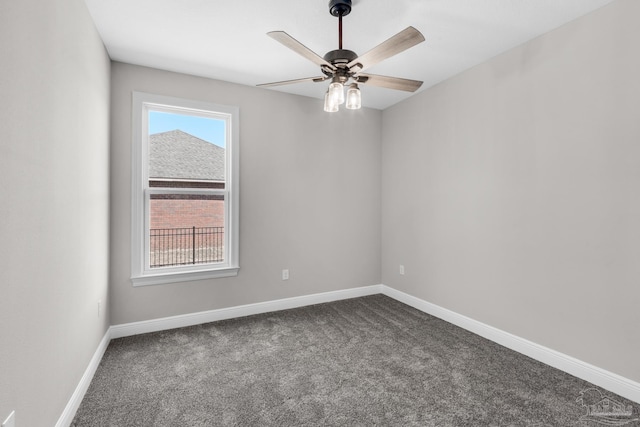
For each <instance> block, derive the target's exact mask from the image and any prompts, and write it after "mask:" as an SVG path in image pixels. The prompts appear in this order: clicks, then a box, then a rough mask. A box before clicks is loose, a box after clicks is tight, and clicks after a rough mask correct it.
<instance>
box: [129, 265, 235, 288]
mask: <svg viewBox="0 0 640 427" xmlns="http://www.w3.org/2000/svg"><path fill="white" fill-rule="evenodd" d="M238 270H240V268H239V267H226V268H216V269H215V270H201V271H189V272H170V273H160V274H146V275H144V276H136V277H132V278H131V283H133V286H149V285H164V284H167V283H177V282H191V281H194V280H204V279H218V278H222V277H233V276H237V275H238Z"/></svg>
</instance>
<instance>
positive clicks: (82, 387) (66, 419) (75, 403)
mask: <svg viewBox="0 0 640 427" xmlns="http://www.w3.org/2000/svg"><path fill="white" fill-rule="evenodd" d="M109 331H110V329H107V332H106V333H105V334H104V337H102V340H101V341H100V344H98V348H97V349H96V351H95V353H93V357H92V358H91V361H90V362H89V366H87V369H85V371H84V374H83V375H82V378H81V379H80V382H79V383H78V385H77V387H76V389H75V390H74V392H73V394H72V395H71V399H69V402H68V403H67V406H66V407H65V408H64V411H62V415H60V418H59V419H58V422H57V423H56V427H68V426H70V425H71V421H73V417H75V415H76V412H77V411H78V408H79V407H80V403H82V399H83V398H84V395H85V393H86V392H87V389H88V388H89V385H90V384H91V380H92V379H93V376H94V375H95V373H96V369H98V365H99V364H100V361H101V360H102V356H103V355H104V352H105V351H106V350H107V347H108V346H109V341H111V336H110V332H109Z"/></svg>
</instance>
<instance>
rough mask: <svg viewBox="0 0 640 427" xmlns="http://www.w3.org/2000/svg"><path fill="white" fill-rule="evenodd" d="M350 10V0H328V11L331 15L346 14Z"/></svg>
mask: <svg viewBox="0 0 640 427" xmlns="http://www.w3.org/2000/svg"><path fill="white" fill-rule="evenodd" d="M350 12H351V0H331V1H329V13H330V14H331V15H332V16H336V17H339V16H347V15H348V14H349V13H350Z"/></svg>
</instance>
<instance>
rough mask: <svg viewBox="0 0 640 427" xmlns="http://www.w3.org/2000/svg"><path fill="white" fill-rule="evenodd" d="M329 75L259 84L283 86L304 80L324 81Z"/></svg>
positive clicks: (262, 85) (263, 85) (260, 85)
mask: <svg viewBox="0 0 640 427" xmlns="http://www.w3.org/2000/svg"><path fill="white" fill-rule="evenodd" d="M328 78H329V77H326V76H322V77H306V78H304V79H295V80H285V81H282V82H273V83H262V84H259V85H257V86H258V87H269V86H282V85H290V84H294V83H302V82H323V81H325V80H327V79H328Z"/></svg>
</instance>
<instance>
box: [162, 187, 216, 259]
mask: <svg viewBox="0 0 640 427" xmlns="http://www.w3.org/2000/svg"><path fill="white" fill-rule="evenodd" d="M224 202H225V201H224V197H223V196H217V195H215V196H214V195H202V194H153V195H151V197H150V200H149V210H150V212H149V214H150V229H149V258H150V259H149V264H150V265H149V266H150V267H151V268H158V267H169V266H179V265H189V264H191V265H193V264H210V263H219V262H224V260H225V259H224V258H225V248H224V245H225V243H224V242H225V236H224V234H225V233H224V222H225V220H224V211H225V209H224Z"/></svg>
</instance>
